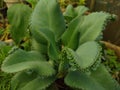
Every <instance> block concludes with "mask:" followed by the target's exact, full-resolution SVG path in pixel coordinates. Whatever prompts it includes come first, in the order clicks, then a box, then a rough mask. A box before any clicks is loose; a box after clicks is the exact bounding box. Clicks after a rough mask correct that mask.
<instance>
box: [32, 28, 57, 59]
mask: <svg viewBox="0 0 120 90" xmlns="http://www.w3.org/2000/svg"><path fill="white" fill-rule="evenodd" d="M31 32H32V35H33V39H35V40H36V41H37V43H38V45H40V46H41V47H40V48H45V47H46V44H47V48H46V49H47V51H48V55H49V56H50V58H52V59H57V58H58V53H59V52H58V48H57V46H56V42H55V37H54V34H53V32H52V31H50V30H49V29H45V28H41V29H40V30H36V29H35V30H34V31H31ZM42 39H44V40H42ZM41 51H42V49H41ZM41 53H44V51H43V52H41Z"/></svg>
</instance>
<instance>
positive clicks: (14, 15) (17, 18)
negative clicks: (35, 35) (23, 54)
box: [7, 4, 32, 44]
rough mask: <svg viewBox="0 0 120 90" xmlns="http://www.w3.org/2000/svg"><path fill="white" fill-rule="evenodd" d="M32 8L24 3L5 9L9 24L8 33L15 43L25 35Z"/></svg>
mask: <svg viewBox="0 0 120 90" xmlns="http://www.w3.org/2000/svg"><path fill="white" fill-rule="evenodd" d="M31 13H32V9H31V8H30V7H29V6H27V5H24V4H16V5H13V6H11V7H10V8H9V9H8V11H7V15H8V16H7V17H8V21H9V23H10V25H11V28H10V34H11V35H12V38H13V40H14V41H15V43H16V44H19V43H20V41H21V40H22V39H23V38H24V37H25V35H26V33H27V28H28V24H29V18H30V16H31Z"/></svg>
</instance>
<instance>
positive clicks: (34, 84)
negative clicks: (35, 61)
mask: <svg viewBox="0 0 120 90" xmlns="http://www.w3.org/2000/svg"><path fill="white" fill-rule="evenodd" d="M54 80H55V77H54V76H52V77H47V78H44V77H37V78H36V79H34V80H32V81H31V82H29V83H28V84H26V85H25V86H24V87H23V88H22V89H21V90H43V89H45V88H47V87H48V86H49V85H51V84H52V83H53V82H54Z"/></svg>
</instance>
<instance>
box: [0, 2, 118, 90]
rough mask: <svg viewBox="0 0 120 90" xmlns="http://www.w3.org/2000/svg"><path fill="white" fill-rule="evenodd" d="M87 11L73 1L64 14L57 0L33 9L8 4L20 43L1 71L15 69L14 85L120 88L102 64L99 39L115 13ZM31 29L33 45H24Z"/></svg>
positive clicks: (54, 89)
mask: <svg viewBox="0 0 120 90" xmlns="http://www.w3.org/2000/svg"><path fill="white" fill-rule="evenodd" d="M45 6H46V7H45ZM87 10H88V8H86V7H84V6H78V7H76V8H74V7H73V6H72V5H69V6H68V7H67V8H66V11H65V12H64V14H62V12H61V10H60V7H59V4H58V2H57V0H39V2H38V3H37V5H36V6H35V8H34V10H32V9H31V8H29V7H28V6H26V5H23V4H21V5H20V4H17V5H14V6H12V7H11V8H9V10H8V20H9V22H10V24H11V31H10V33H11V36H12V38H13V40H14V42H15V44H16V46H17V47H14V48H12V50H11V51H10V52H9V55H8V56H7V57H6V58H5V60H4V61H3V64H2V70H3V71H4V72H7V73H16V74H15V75H14V77H13V78H12V81H11V89H12V90H34V89H35V90H36V89H39V90H44V89H46V90H59V89H63V90H65V89H66V90H70V89H72V90H76V89H78V90H81V89H85V90H119V89H120V86H119V84H118V83H117V82H116V81H115V80H114V79H113V78H112V77H111V75H110V74H109V72H108V71H107V69H106V68H105V66H104V65H103V64H102V63H101V59H102V58H101V56H102V47H101V44H100V42H99V41H100V40H101V38H102V33H101V32H102V30H104V28H105V26H106V24H107V22H108V21H111V20H112V19H113V18H115V17H114V15H111V14H109V13H105V12H94V13H91V14H89V15H85V12H86V11H87ZM18 11H19V12H18ZM64 17H65V19H64ZM16 18H17V19H16ZM65 21H66V22H65ZM66 23H67V25H66ZM18 33H19V34H18ZM28 34H29V35H30V38H31V44H32V47H30V49H29V50H24V49H22V48H21V46H20V44H21V42H22V40H24V38H25V36H26V35H28ZM61 83H62V84H61Z"/></svg>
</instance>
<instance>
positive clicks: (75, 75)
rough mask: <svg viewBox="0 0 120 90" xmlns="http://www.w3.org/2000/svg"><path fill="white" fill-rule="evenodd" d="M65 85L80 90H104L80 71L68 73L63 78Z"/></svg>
mask: <svg viewBox="0 0 120 90" xmlns="http://www.w3.org/2000/svg"><path fill="white" fill-rule="evenodd" d="M65 83H66V84H67V85H68V86H70V87H74V88H79V89H82V90H106V89H104V88H103V87H102V86H100V84H99V83H98V82H96V81H95V80H94V79H92V78H91V77H90V76H88V75H86V74H85V73H83V72H80V71H70V72H69V73H68V74H67V76H66V77H65Z"/></svg>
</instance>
